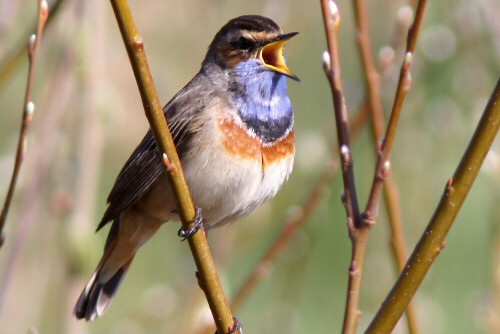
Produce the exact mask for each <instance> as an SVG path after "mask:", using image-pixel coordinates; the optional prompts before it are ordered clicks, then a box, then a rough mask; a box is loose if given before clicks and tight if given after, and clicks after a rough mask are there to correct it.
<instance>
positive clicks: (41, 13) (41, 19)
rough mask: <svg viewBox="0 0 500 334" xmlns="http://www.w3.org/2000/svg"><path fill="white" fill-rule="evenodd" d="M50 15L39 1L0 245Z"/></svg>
mask: <svg viewBox="0 0 500 334" xmlns="http://www.w3.org/2000/svg"><path fill="white" fill-rule="evenodd" d="M48 16H49V6H48V5H47V1H46V0H40V1H39V2H38V28H37V30H36V34H33V35H31V36H30V38H29V42H28V57H29V67H28V80H27V83H26V93H25V96H24V107H23V109H24V111H23V117H22V121H21V130H20V133H19V140H18V142H17V150H16V158H15V162H14V170H13V171H12V177H11V179H10V185H9V190H8V192H7V196H6V197H5V202H4V205H3V208H2V213H1V214H0V247H1V246H2V245H3V244H4V242H5V221H6V220H7V215H8V213H9V208H10V204H11V202H12V197H13V196H14V190H15V188H16V183H17V178H18V176H19V170H20V169H21V165H22V163H23V160H24V154H25V153H26V149H27V139H26V133H27V131H28V127H29V125H30V123H31V120H32V119H33V113H34V111H35V104H34V103H33V102H32V100H31V95H32V94H31V92H32V89H33V80H34V77H35V69H36V60H37V56H38V48H39V47H40V42H41V40H42V32H43V28H44V26H45V22H46V21H47V17H48Z"/></svg>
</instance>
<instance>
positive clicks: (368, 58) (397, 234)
mask: <svg viewBox="0 0 500 334" xmlns="http://www.w3.org/2000/svg"><path fill="white" fill-rule="evenodd" d="M352 3H353V7H354V14H355V15H354V16H355V20H356V26H357V31H356V37H357V40H358V48H359V53H360V56H361V60H362V64H363V69H364V71H363V72H364V74H365V86H366V91H367V97H368V102H369V106H370V111H371V118H372V122H371V123H372V134H373V142H374V143H375V151H376V152H377V149H378V147H377V145H378V143H379V141H380V140H381V138H382V136H383V135H384V114H383V110H382V101H381V99H380V75H379V73H378V72H377V70H376V68H375V64H374V62H373V56H372V49H371V41H370V34H369V26H368V15H367V10H366V3H365V1H364V0H353V1H352ZM384 199H385V201H384V202H385V206H386V209H387V212H388V216H389V230H390V233H391V246H392V250H393V253H394V258H395V260H396V262H395V266H396V270H397V273H399V272H400V271H401V270H402V269H403V266H404V264H405V262H406V260H407V254H406V245H405V240H404V234H403V226H402V221H401V213H400V210H399V198H398V192H397V188H396V184H395V183H394V180H393V178H392V176H391V174H388V175H387V177H386V179H385V187H384ZM376 219H377V217H376V214H374V215H373V220H372V223H375V221H376ZM407 320H408V329H409V332H410V333H412V334H417V333H418V332H419V331H418V326H417V316H416V308H415V307H414V305H413V303H411V305H409V307H408V309H407Z"/></svg>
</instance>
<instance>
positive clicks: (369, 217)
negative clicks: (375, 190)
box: [363, 205, 378, 226]
mask: <svg viewBox="0 0 500 334" xmlns="http://www.w3.org/2000/svg"><path fill="white" fill-rule="evenodd" d="M376 207H378V205H377V206H376ZM376 222H377V214H376V213H375V212H372V211H371V210H365V212H363V224H365V225H368V226H373V225H375V223H376Z"/></svg>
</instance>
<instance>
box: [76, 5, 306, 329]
mask: <svg viewBox="0 0 500 334" xmlns="http://www.w3.org/2000/svg"><path fill="white" fill-rule="evenodd" d="M296 34H297V33H289V34H283V32H282V31H281V29H280V28H279V26H278V25H277V24H276V23H275V22H273V21H272V20H271V19H269V18H266V17H262V16H257V15H246V16H240V17H237V18H235V19H232V20H230V21H229V22H228V23H227V24H226V25H224V26H223V27H222V28H221V29H220V31H219V32H218V33H217V34H216V35H215V37H214V39H213V41H212V43H211V44H210V46H209V48H208V52H207V54H206V57H205V59H204V60H203V63H202V66H201V69H200V71H199V72H198V74H196V76H195V77H194V78H193V79H192V80H191V81H190V82H189V83H188V84H187V85H186V86H185V87H184V88H182V89H181V90H180V91H179V92H178V93H177V94H176V95H175V96H174V97H173V98H172V100H170V102H169V103H168V104H167V105H166V106H165V107H164V108H163V111H164V114H165V117H166V119H167V123H168V125H169V128H170V131H171V133H172V137H173V139H174V142H175V145H176V148H177V152H178V154H179V157H180V159H181V163H182V167H183V168H184V173H185V176H186V180H187V183H188V185H189V188H190V190H191V195H192V197H193V200H194V203H195V205H196V206H197V207H198V208H200V209H201V212H202V215H203V218H204V227H205V229H206V230H208V229H211V228H214V227H218V226H222V225H224V224H226V223H229V222H233V221H235V220H237V219H239V218H241V217H243V216H244V215H246V214H248V213H250V212H251V211H252V210H253V209H255V208H256V207H257V206H258V205H260V204H262V203H263V202H265V201H267V200H268V199H270V198H272V197H274V196H275V195H276V193H277V192H278V190H279V189H280V188H281V186H282V185H283V183H284V182H285V181H286V180H287V179H288V176H289V175H290V173H291V171H292V167H293V160H294V153H295V148H294V132H293V113H292V104H291V102H290V99H289V98H288V95H287V82H286V77H289V78H292V79H295V80H298V79H297V77H296V76H295V75H293V74H292V72H290V70H289V69H288V67H287V66H286V64H285V60H284V58H283V56H282V51H283V46H284V44H285V43H286V42H287V41H288V40H289V39H290V38H292V37H293V36H295V35H296ZM108 204H109V206H108V208H107V210H106V212H105V213H104V216H103V218H102V220H101V223H100V224H99V226H98V228H97V230H100V229H101V228H102V227H103V226H104V225H106V224H107V223H108V222H113V223H112V225H111V229H110V231H109V235H108V238H107V241H106V245H105V248H104V255H103V256H102V258H101V261H100V262H99V264H98V265H97V269H96V270H95V272H94V274H93V275H92V277H91V278H90V281H89V282H88V284H87V285H86V286H85V289H84V290H83V292H82V294H81V295H80V298H79V299H78V301H77V303H76V306H75V308H74V314H75V316H76V317H77V318H78V319H82V318H85V319H86V320H87V321H92V320H95V319H96V318H97V317H99V316H101V315H102V314H103V313H104V311H105V310H106V308H107V307H108V305H109V303H110V302H111V299H112V298H113V296H114V295H115V293H116V291H117V289H118V287H119V286H120V283H121V282H122V279H123V277H124V275H125V273H126V272H127V270H128V268H129V267H130V264H131V262H132V260H133V258H134V256H135V254H136V252H137V250H138V249H139V248H140V247H141V246H142V245H143V244H144V243H145V242H146V241H148V240H149V239H150V238H151V237H152V236H153V235H154V234H155V233H156V231H157V230H158V229H159V228H160V226H161V225H162V224H163V223H165V222H167V221H170V220H173V221H179V217H178V215H177V214H176V207H175V200H174V195H173V194H172V191H171V189H170V185H169V183H168V180H167V175H166V173H165V171H164V166H163V163H162V159H161V158H160V156H159V153H158V150H157V148H156V144H155V141H154V138H153V135H152V133H151V131H148V132H147V134H146V136H145V137H144V139H143V140H142V142H141V143H140V144H139V146H138V147H137V148H136V149H135V151H134V152H133V153H132V155H131V156H130V158H129V159H128V161H127V162H126V163H125V166H124V167H123V169H122V170H121V172H120V174H119V175H118V178H117V179H116V181H115V185H114V187H113V189H112V190H111V193H110V195H109V197H108Z"/></svg>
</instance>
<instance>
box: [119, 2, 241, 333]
mask: <svg viewBox="0 0 500 334" xmlns="http://www.w3.org/2000/svg"><path fill="white" fill-rule="evenodd" d="M111 4H112V6H113V10H114V12H115V16H116V20H117V21H118V26H119V27H120V31H121V34H122V37H123V41H124V43H125V47H126V49H127V53H128V55H129V58H130V62H131V64H132V68H133V70H134V75H135V78H136V81H137V85H138V87H139V91H140V93H141V98H142V102H143V106H144V111H145V113H146V116H147V118H148V121H149V124H150V126H151V131H152V132H153V134H154V137H155V140H156V143H157V146H158V149H159V151H160V154H162V156H163V161H164V163H165V167H166V171H167V175H168V176H169V181H170V185H171V187H172V189H173V191H174V194H175V197H176V202H177V208H178V212H179V216H180V218H181V220H182V225H183V227H184V229H188V228H189V227H190V226H191V224H192V223H193V218H194V217H195V207H194V205H193V200H192V198H191V195H190V193H189V189H188V186H187V183H186V180H185V178H184V172H183V170H182V167H181V163H180V160H179V157H178V155H177V152H176V150H175V146H174V143H173V140H172V137H171V135H170V131H169V130H168V127H167V123H166V120H165V116H164V114H163V111H162V108H161V106H160V103H159V100H158V94H157V93H156V88H155V86H154V83H153V78H152V77H151V72H150V71H149V65H148V62H147V59H146V54H145V52H144V44H143V41H142V37H141V36H140V35H139V33H138V32H137V30H136V28H135V24H134V22H133V19H132V14H131V12H130V9H129V7H128V4H127V1H126V0H111ZM188 242H189V246H190V248H191V252H192V254H193V258H194V260H195V262H196V267H197V269H198V273H197V276H198V279H199V285H200V287H201V288H202V289H203V291H204V293H205V295H206V297H207V301H208V304H209V306H210V310H211V311H212V315H213V317H214V321H215V324H216V326H217V329H218V332H219V333H227V332H228V331H231V329H232V328H233V326H234V320H233V316H232V314H231V310H230V309H229V304H228V302H227V300H226V297H225V296H224V292H223V290H222V286H221V284H220V280H219V276H218V275H217V271H216V269H215V265H214V263H213V259H212V256H211V255H210V250H209V248H208V243H207V239H206V235H205V233H204V229H203V228H202V229H200V230H199V231H198V232H196V233H195V234H194V235H192V236H191V237H189V238H188ZM237 332H239V331H237Z"/></svg>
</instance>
